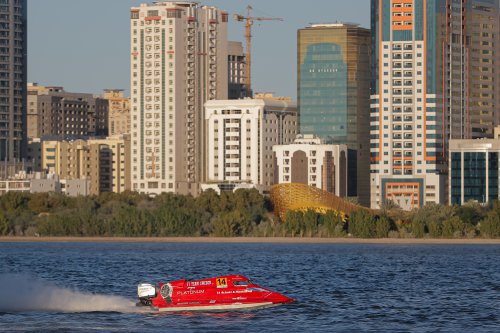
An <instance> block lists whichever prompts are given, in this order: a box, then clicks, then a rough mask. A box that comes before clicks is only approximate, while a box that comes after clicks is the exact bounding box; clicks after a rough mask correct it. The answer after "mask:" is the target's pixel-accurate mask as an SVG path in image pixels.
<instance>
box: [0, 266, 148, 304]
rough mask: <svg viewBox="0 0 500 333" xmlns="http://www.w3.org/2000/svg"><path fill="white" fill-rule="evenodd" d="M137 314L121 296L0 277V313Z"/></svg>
mask: <svg viewBox="0 0 500 333" xmlns="http://www.w3.org/2000/svg"><path fill="white" fill-rule="evenodd" d="M25 311H49V312H127V313H130V312H137V311H138V308H137V307H136V306H135V303H134V302H132V301H130V300H129V299H127V298H125V297H120V296H110V295H102V294H101V295H99V294H91V293H84V292H80V291H77V290H73V289H69V288H61V287H59V286H56V285H54V284H51V283H49V282H47V281H43V280H39V279H35V278H32V277H30V276H28V275H19V274H4V275H0V312H25Z"/></svg>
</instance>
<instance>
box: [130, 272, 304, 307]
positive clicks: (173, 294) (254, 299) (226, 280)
mask: <svg viewBox="0 0 500 333" xmlns="http://www.w3.org/2000/svg"><path fill="white" fill-rule="evenodd" d="M137 295H138V296H139V302H138V303H137V305H139V306H147V307H150V308H152V309H153V310H157V311H168V312H190V311H239V310H251V309H260V308H268V307H272V306H277V305H280V304H285V303H291V302H294V301H295V300H294V299H292V298H289V297H286V296H284V295H281V294H279V293H277V292H275V291H272V290H269V289H266V288H262V287H260V286H258V285H256V284H254V283H253V282H251V281H250V280H249V279H248V278H246V277H244V276H242V275H226V276H218V277H214V278H208V279H202V280H178V281H173V282H168V283H159V284H158V286H155V285H153V284H150V283H140V284H139V285H138V286H137Z"/></svg>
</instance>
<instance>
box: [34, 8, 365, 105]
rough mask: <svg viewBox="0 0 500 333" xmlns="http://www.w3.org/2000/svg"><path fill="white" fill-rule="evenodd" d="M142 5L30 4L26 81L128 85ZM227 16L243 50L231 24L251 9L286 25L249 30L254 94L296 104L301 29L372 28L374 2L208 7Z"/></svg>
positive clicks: (88, 88)
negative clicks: (134, 27)
mask: <svg viewBox="0 0 500 333" xmlns="http://www.w3.org/2000/svg"><path fill="white" fill-rule="evenodd" d="M143 2H152V1H139V0H28V80H29V81H30V82H38V83H39V84H41V85H57V86H64V88H65V90H66V91H71V92H89V93H95V94H100V93H102V90H103V89H106V88H121V89H125V90H126V93H127V95H128V92H129V85H130V78H129V76H130V74H129V73H130V58H129V55H130V26H129V25H130V7H132V6H137V5H138V4H140V3H143ZM200 2H201V3H203V4H206V5H214V6H217V7H219V8H221V9H224V10H227V11H228V12H229V14H230V21H229V25H228V33H229V39H230V40H236V41H242V42H244V24H243V23H242V22H236V21H234V20H233V19H232V17H233V14H235V13H241V14H244V13H245V8H246V6H247V5H249V4H250V5H251V6H252V7H253V11H252V16H264V17H281V18H283V19H284V21H283V22H279V21H269V22H262V23H255V24H254V26H253V28H252V35H253V39H252V76H253V77H252V85H253V89H254V91H255V92H263V91H266V92H274V93H275V94H277V95H281V96H292V97H294V98H295V96H296V66H297V60H296V59H297V55H296V49H297V41H296V36H297V29H299V28H303V27H306V26H308V25H309V24H310V23H325V22H336V21H342V22H352V23H359V24H361V26H363V27H369V13H370V1H369V0H348V1H344V0H308V1H291V0H288V1H287V0H247V1H239V0H207V1H200Z"/></svg>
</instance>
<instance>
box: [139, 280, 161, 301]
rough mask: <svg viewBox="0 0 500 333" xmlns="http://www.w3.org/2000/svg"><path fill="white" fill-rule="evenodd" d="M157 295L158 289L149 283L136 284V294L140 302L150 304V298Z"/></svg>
mask: <svg viewBox="0 0 500 333" xmlns="http://www.w3.org/2000/svg"><path fill="white" fill-rule="evenodd" d="M157 295H158V289H157V288H156V287H155V286H154V285H152V284H150V283H139V285H138V286H137V296H139V301H140V304H138V305H141V304H142V305H151V300H152V299H153V298H155V297H156V296H157Z"/></svg>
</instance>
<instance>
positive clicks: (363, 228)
mask: <svg viewBox="0 0 500 333" xmlns="http://www.w3.org/2000/svg"><path fill="white" fill-rule="evenodd" d="M348 230H349V233H350V234H351V235H353V236H354V237H360V238H372V237H374V236H375V217H374V216H373V215H372V214H371V213H370V212H369V211H367V210H365V209H358V210H355V211H353V212H352V213H351V215H350V216H349V224H348Z"/></svg>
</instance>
